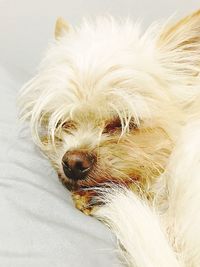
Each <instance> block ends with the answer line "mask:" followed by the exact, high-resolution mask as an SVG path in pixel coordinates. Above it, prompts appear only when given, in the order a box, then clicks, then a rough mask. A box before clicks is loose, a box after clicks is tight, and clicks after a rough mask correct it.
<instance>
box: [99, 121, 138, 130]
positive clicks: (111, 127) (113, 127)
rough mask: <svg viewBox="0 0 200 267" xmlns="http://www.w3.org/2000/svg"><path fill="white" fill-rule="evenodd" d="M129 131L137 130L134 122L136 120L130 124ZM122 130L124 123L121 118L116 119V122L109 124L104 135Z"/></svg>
mask: <svg viewBox="0 0 200 267" xmlns="http://www.w3.org/2000/svg"><path fill="white" fill-rule="evenodd" d="M128 129H129V130H133V129H137V125H136V123H135V121H134V119H131V120H130V122H129V127H128ZM119 130H122V123H121V120H120V118H116V119H114V120H112V121H111V122H109V123H107V124H106V126H105V128H104V130H103V133H114V132H116V131H119Z"/></svg>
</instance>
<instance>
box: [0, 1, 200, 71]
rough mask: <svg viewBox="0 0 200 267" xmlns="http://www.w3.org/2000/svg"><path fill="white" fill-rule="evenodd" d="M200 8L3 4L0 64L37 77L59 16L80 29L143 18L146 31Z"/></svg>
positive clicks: (190, 4) (179, 4)
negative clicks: (85, 21)
mask: <svg viewBox="0 0 200 267" xmlns="http://www.w3.org/2000/svg"><path fill="white" fill-rule="evenodd" d="M198 8H200V1H198V0H31V1H30V0H0V63H1V64H2V63H3V65H4V66H6V67H7V68H8V70H9V72H12V74H13V75H17V74H18V73H19V72H21V74H23V73H24V72H27V73H31V74H32V73H34V71H35V68H36V66H37V65H38V63H39V61H40V59H41V57H42V53H43V52H44V50H45V47H46V45H47V43H48V41H49V40H50V39H51V38H52V37H53V32H54V24H55V20H56V18H57V17H58V16H63V17H64V18H65V19H66V20H67V21H68V22H70V23H71V24H76V25H77V24H78V23H80V21H81V18H82V17H88V16H90V17H91V16H96V15H102V14H105V13H110V14H112V15H115V16H120V17H125V16H130V17H131V18H133V20H134V19H138V18H142V20H143V22H144V27H146V26H148V25H149V24H150V23H151V22H153V21H154V20H157V19H164V18H167V17H169V16H171V15H172V14H174V13H177V17H180V16H183V15H186V14H189V13H190V12H192V11H193V10H196V9H198Z"/></svg>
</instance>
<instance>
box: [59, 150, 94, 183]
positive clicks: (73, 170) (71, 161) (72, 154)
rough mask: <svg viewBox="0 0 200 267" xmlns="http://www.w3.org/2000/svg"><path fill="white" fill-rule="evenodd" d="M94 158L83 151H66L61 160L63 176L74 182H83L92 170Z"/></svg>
mask: <svg viewBox="0 0 200 267" xmlns="http://www.w3.org/2000/svg"><path fill="white" fill-rule="evenodd" d="M94 162H95V156H94V155H93V154H91V153H88V152H87V151H85V150H75V151H68V152H67V153H65V155H64V156H63V158H62V166H63V171H64V173H65V175H66V176H67V177H68V178H69V179H71V180H74V181H77V180H83V179H85V178H86V176H87V175H88V174H89V172H90V171H91V169H92V168H93V165H94Z"/></svg>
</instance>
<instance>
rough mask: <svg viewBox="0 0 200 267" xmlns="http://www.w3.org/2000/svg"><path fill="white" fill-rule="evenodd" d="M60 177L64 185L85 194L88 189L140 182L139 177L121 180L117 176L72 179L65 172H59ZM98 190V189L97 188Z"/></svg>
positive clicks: (72, 190) (126, 185)
mask: <svg viewBox="0 0 200 267" xmlns="http://www.w3.org/2000/svg"><path fill="white" fill-rule="evenodd" d="M58 177H59V179H60V181H61V182H62V183H63V185H64V186H65V187H66V188H67V189H68V190H69V191H70V192H72V193H73V192H76V193H80V194H81V195H82V194H84V192H86V191H95V190H97V189H98V188H109V187H112V186H113V185H122V186H124V187H130V186H131V185H132V184H135V183H137V182H138V177H136V176H135V177H132V178H130V179H128V180H127V179H126V180H120V179H119V178H116V177H112V176H109V177H107V176H106V177H104V176H103V177H98V179H97V178H96V177H91V176H90V177H86V178H85V179H83V180H71V179H69V178H68V177H67V176H66V175H65V174H64V173H62V172H58ZM97 191H98V190H97Z"/></svg>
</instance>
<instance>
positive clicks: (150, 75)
mask: <svg viewBox="0 0 200 267" xmlns="http://www.w3.org/2000/svg"><path fill="white" fill-rule="evenodd" d="M199 57H200V13H199V12H197V13H195V14H193V15H192V16H189V17H186V18H185V19H183V20H181V21H180V22H178V23H177V24H175V25H172V26H170V23H167V24H165V25H157V24H156V25H153V26H151V27H150V28H149V29H148V30H147V31H145V32H144V33H143V34H142V33H141V32H140V29H139V25H137V24H135V25H134V24H132V22H131V21H129V20H126V21H124V22H122V21H121V22H116V21H115V20H114V19H113V18H111V17H109V18H100V19H98V20H97V21H96V22H95V23H90V22H87V21H85V22H83V23H82V25H81V26H80V28H72V27H71V26H68V25H67V24H66V23H65V22H64V21H63V20H62V19H59V20H58V21H57V25H56V39H55V41H54V42H53V43H52V44H51V45H50V47H49V49H48V51H47V54H46V57H45V59H44V60H43V62H42V64H41V67H40V70H39V72H38V74H37V75H36V76H35V77H34V78H33V79H32V80H31V81H30V82H28V83H27V84H26V85H25V87H24V88H23V89H22V92H21V96H20V105H21V114H22V118H23V119H29V120H30V126H31V130H32V135H33V138H34V140H35V142H36V143H37V144H38V145H39V146H40V148H41V149H42V150H43V151H44V152H45V153H46V155H47V156H48V157H49V158H50V160H51V162H52V164H53V166H54V167H55V168H56V170H57V172H58V174H59V176H60V178H61V180H62V181H63V182H64V183H65V184H66V185H67V186H68V187H69V188H70V187H71V189H72V190H76V189H81V188H87V187H95V186H101V185H103V184H105V183H106V184H107V183H109V182H113V183H120V184H125V185H129V184H132V183H135V184H139V185H142V186H145V187H148V186H149V185H150V184H151V183H152V182H153V181H154V180H155V179H156V177H158V176H159V175H160V174H161V173H162V172H163V171H164V170H165V168H166V165H167V162H168V159H169V155H170V153H171V151H172V149H173V146H174V143H175V142H176V136H177V133H178V131H179V129H180V126H181V124H182V123H183V122H184V117H185V112H186V111H187V108H189V106H190V102H191V101H193V96H194V90H196V84H197V82H199V66H200V64H199V63H200V62H199Z"/></svg>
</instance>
